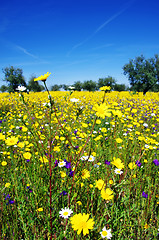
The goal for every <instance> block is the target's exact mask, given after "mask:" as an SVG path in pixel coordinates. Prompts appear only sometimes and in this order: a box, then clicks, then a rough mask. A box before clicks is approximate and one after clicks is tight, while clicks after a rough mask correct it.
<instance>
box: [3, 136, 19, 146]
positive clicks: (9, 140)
mask: <svg viewBox="0 0 159 240" xmlns="http://www.w3.org/2000/svg"><path fill="white" fill-rule="evenodd" d="M17 142H18V138H17V137H14V136H12V137H8V138H7V139H6V140H5V143H6V145H8V146H13V145H15V144H17Z"/></svg>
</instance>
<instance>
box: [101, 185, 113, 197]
mask: <svg viewBox="0 0 159 240" xmlns="http://www.w3.org/2000/svg"><path fill="white" fill-rule="evenodd" d="M101 197H102V198H103V199H105V200H111V199H112V198H113V197H114V195H113V191H112V190H111V189H110V188H106V189H102V190H101Z"/></svg>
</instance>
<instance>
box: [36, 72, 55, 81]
mask: <svg viewBox="0 0 159 240" xmlns="http://www.w3.org/2000/svg"><path fill="white" fill-rule="evenodd" d="M50 74H51V73H49V72H47V73H46V74H44V75H41V76H39V77H38V78H34V81H40V80H41V81H46V79H47V78H48V77H49V76H50Z"/></svg>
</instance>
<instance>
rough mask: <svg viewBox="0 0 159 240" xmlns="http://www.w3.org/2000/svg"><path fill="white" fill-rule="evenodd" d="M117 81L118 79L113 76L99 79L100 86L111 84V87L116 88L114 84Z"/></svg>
mask: <svg viewBox="0 0 159 240" xmlns="http://www.w3.org/2000/svg"><path fill="white" fill-rule="evenodd" d="M115 83H116V80H115V79H114V78H113V77H110V76H108V77H106V78H99V80H98V88H100V87H103V86H110V87H111V89H112V90H113V89H114V85H115Z"/></svg>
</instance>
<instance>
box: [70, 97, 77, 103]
mask: <svg viewBox="0 0 159 240" xmlns="http://www.w3.org/2000/svg"><path fill="white" fill-rule="evenodd" d="M70 101H71V102H74V103H76V102H78V101H79V99H77V98H71V99H70Z"/></svg>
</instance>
